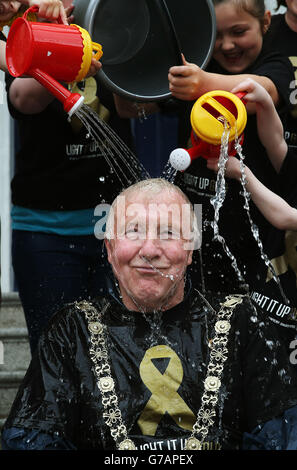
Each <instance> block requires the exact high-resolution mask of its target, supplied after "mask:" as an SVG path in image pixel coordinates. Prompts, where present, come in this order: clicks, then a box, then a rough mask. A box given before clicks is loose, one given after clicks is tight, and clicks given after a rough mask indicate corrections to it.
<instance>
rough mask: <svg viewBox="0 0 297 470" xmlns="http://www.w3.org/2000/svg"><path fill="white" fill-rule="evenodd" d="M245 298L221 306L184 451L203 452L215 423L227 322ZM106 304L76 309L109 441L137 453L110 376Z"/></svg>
mask: <svg viewBox="0 0 297 470" xmlns="http://www.w3.org/2000/svg"><path fill="white" fill-rule="evenodd" d="M243 297H244V295H232V296H227V297H226V299H225V302H223V303H221V309H220V310H219V312H218V313H217V318H216V323H215V326H214V337H213V338H212V339H211V340H210V341H209V343H208V346H209V348H210V357H209V363H208V366H207V371H206V377H205V380H204V392H203V394H202V397H201V406H200V409H199V411H198V413H197V420H196V422H195V424H194V425H193V430H192V434H191V436H190V437H189V438H188V439H187V440H186V444H185V450H192V451H194V450H202V448H203V446H202V444H203V442H204V441H205V438H206V437H207V435H208V433H209V429H210V428H211V426H212V425H213V424H214V422H215V421H214V418H215V416H216V414H217V409H216V407H217V404H218V398H219V391H220V387H221V384H222V382H221V377H222V374H223V370H224V363H225V362H226V360H227V358H228V348H227V343H228V337H229V331H230V328H231V323H230V319H231V316H232V313H233V310H234V309H235V307H236V306H237V305H238V304H240V303H242V301H243ZM109 305H110V304H109V303H107V304H106V305H105V306H104V308H103V310H102V311H101V312H98V310H97V309H96V308H95V307H94V305H92V304H91V303H90V302H87V301H82V302H76V307H77V308H78V309H79V310H81V311H82V312H83V313H84V314H85V317H86V320H87V323H88V329H89V332H90V357H91V360H92V362H93V365H94V372H95V375H96V379H97V386H98V388H99V390H100V392H101V394H102V404H103V407H104V412H103V419H104V422H105V424H106V425H107V426H108V427H109V429H110V433H111V436H112V438H113V439H114V441H115V443H116V447H117V449H118V450H136V446H135V444H134V442H133V441H132V440H131V439H129V437H128V433H127V428H126V426H125V424H124V422H123V419H122V413H121V410H120V408H119V404H118V397H117V395H116V391H115V382H114V379H113V378H112V376H111V367H110V360H109V354H108V350H107V344H106V334H108V332H107V327H106V325H105V324H104V323H103V322H102V321H101V320H102V317H103V315H104V313H105V312H106V310H107V308H108V307H109Z"/></svg>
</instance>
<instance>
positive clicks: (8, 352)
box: [0, 328, 31, 372]
mask: <svg viewBox="0 0 297 470" xmlns="http://www.w3.org/2000/svg"><path fill="white" fill-rule="evenodd" d="M0 343H1V345H2V350H3V351H2V359H1V356H0V371H1V372H9V371H11V372H14V371H26V370H27V368H28V366H29V363H30V360H31V353H30V347H29V343H28V331H27V328H0Z"/></svg>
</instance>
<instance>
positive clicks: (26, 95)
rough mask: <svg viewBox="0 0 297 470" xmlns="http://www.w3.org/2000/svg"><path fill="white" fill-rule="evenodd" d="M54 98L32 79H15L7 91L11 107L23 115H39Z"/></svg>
mask: <svg viewBox="0 0 297 470" xmlns="http://www.w3.org/2000/svg"><path fill="white" fill-rule="evenodd" d="M54 98H55V97H54V96H53V95H52V94H51V93H50V92H49V91H48V90H47V89H46V88H45V87H44V86H42V85H41V84H40V83H38V82H37V81H36V80H35V79H34V78H16V79H15V80H14V81H13V82H12V84H11V87H10V89H9V99H10V101H11V103H12V105H13V106H14V107H15V108H16V109H17V110H18V111H20V112H21V113H23V114H37V113H41V112H42V111H44V110H45V108H46V107H47V106H48V105H49V104H50V103H51V102H52V101H53V100H54Z"/></svg>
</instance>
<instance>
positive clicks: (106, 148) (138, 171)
mask: <svg viewBox="0 0 297 470" xmlns="http://www.w3.org/2000/svg"><path fill="white" fill-rule="evenodd" d="M75 115H76V116H77V117H78V119H80V121H81V122H82V123H83V125H84V126H85V127H86V129H87V132H88V134H89V135H90V136H91V137H92V138H93V140H95V141H96V142H98V143H100V145H101V148H102V149H103V155H104V158H105V160H106V161H107V163H108V165H109V166H110V168H111V170H112V171H113V172H114V173H115V174H116V175H117V177H118V179H119V181H120V182H121V184H122V185H123V186H130V185H131V184H133V183H136V182H137V181H140V180H142V179H149V178H150V175H149V173H148V172H147V170H146V169H145V168H144V166H143V165H142V164H141V163H140V162H139V160H138V159H137V158H136V156H135V155H134V153H133V152H132V151H131V150H130V149H129V147H128V146H127V145H126V144H125V143H124V142H123V141H122V140H121V139H120V137H119V136H118V135H117V134H116V132H115V131H114V130H113V129H112V128H111V127H110V126H109V125H108V124H107V123H106V122H105V121H104V120H102V119H101V118H100V117H99V116H98V114H97V113H96V112H95V111H93V109H92V108H90V107H89V106H87V105H86V104H84V105H83V106H82V107H81V108H80V109H78V110H77V111H76V112H75Z"/></svg>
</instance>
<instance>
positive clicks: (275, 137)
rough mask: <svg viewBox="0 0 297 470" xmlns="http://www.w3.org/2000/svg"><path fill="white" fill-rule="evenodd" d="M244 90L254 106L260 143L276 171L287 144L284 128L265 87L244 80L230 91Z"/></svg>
mask: <svg viewBox="0 0 297 470" xmlns="http://www.w3.org/2000/svg"><path fill="white" fill-rule="evenodd" d="M239 91H246V92H247V94H246V95H245V98H244V99H245V100H247V101H248V102H252V103H254V104H255V106H256V113H257V131H258V135H259V138H260V140H261V142H262V145H263V146H264V147H265V149H266V151H267V154H268V157H269V159H270V161H271V163H272V165H273V167H274V168H275V170H276V171H277V172H279V171H280V169H281V166H282V164H283V161H284V159H285V156H286V154H287V150H288V146H287V143H286V141H285V139H284V129H283V125H282V122H281V120H280V117H279V115H278V113H277V111H276V109H275V106H274V104H273V101H272V99H271V96H270V95H269V93H267V91H266V90H265V88H263V87H261V86H260V85H259V83H257V82H255V81H254V80H251V79H247V80H244V81H243V82H242V83H241V84H240V85H238V86H236V87H235V88H234V89H233V90H232V92H233V93H237V92H239Z"/></svg>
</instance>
